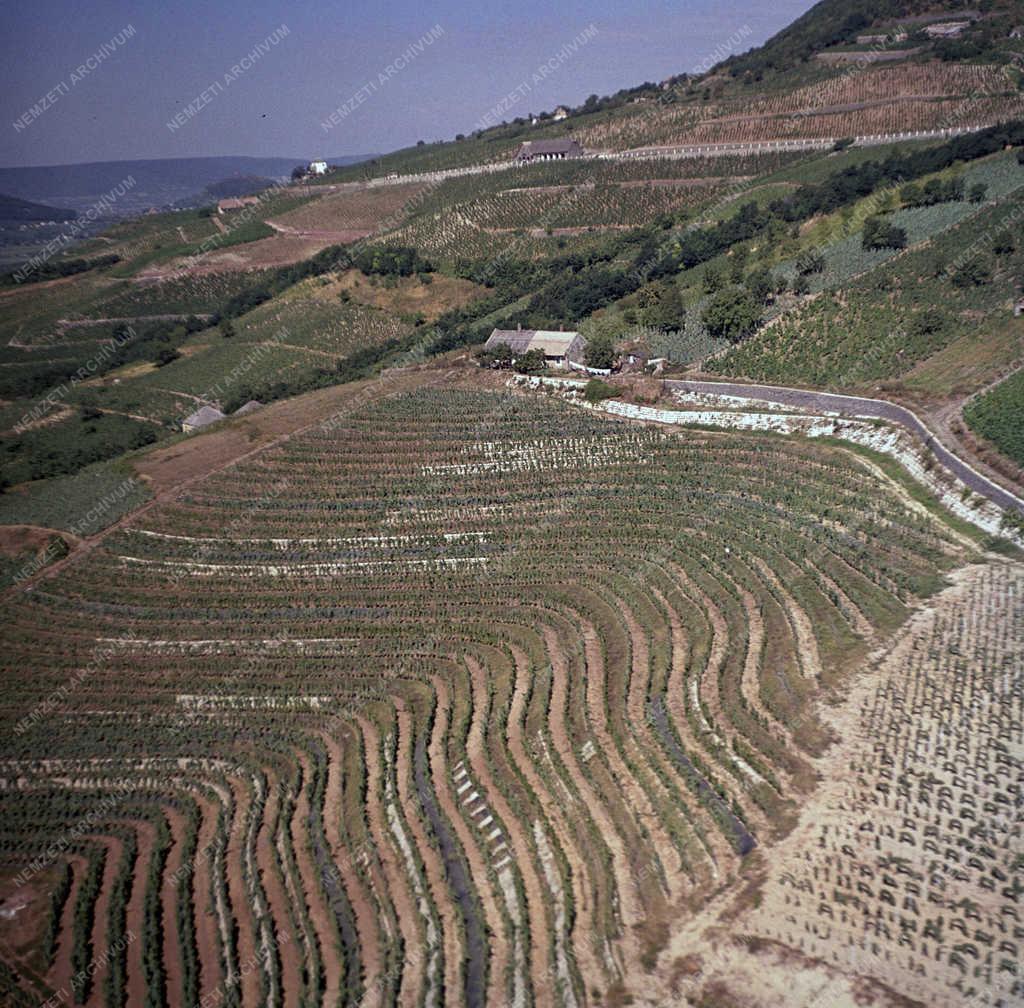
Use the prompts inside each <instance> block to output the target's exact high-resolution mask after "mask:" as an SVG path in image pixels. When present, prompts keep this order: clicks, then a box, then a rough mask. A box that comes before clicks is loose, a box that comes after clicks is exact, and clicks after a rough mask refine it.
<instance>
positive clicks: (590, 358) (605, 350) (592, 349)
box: [583, 333, 615, 369]
mask: <svg viewBox="0 0 1024 1008" xmlns="http://www.w3.org/2000/svg"><path fill="white" fill-rule="evenodd" d="M583 361H584V363H585V364H586V365H587V367H592V368H602V369H604V368H610V367H611V366H612V365H613V364H614V363H615V341H614V340H613V339H612V338H611V336H609V335H608V334H607V333H598V334H596V335H595V336H593V337H592V338H591V339H589V340H587V345H586V347H585V348H584V350H583Z"/></svg>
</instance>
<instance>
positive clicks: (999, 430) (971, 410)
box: [964, 371, 1024, 466]
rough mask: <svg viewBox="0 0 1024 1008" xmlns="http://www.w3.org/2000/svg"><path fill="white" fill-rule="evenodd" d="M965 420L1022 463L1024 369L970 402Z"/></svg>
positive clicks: (1018, 462)
mask: <svg viewBox="0 0 1024 1008" xmlns="http://www.w3.org/2000/svg"><path fill="white" fill-rule="evenodd" d="M964 419H965V420H966V421H967V423H968V425H969V426H970V428H971V430H973V431H975V432H976V433H978V434H980V435H981V436H982V437H984V438H987V439H988V440H989V441H991V442H992V443H993V444H994V445H995V446H996V447H997V448H998V449H999V450H1000V451H1001V452H1003V454H1005V455H1007V456H1008V457H1009V458H1011V459H1013V461H1014V462H1016V463H1017V465H1019V466H1024V371H1018V372H1017V373H1016V374H1013V375H1011V376H1010V377H1009V378H1007V379H1006V380H1005V381H1003V382H1001V383H1000V384H999V385H997V386H996V387H995V388H994V389H991V390H990V391H989V392H986V393H985V394H984V395H982V396H979V397H978V398H977V399H974V400H973V401H972V402H970V403H969V404H968V405H967V406H966V407H965V409H964Z"/></svg>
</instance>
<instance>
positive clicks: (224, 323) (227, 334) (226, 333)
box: [217, 319, 235, 339]
mask: <svg viewBox="0 0 1024 1008" xmlns="http://www.w3.org/2000/svg"><path fill="white" fill-rule="evenodd" d="M217 328H218V329H220V334H221V336H223V337H224V339H231V337H232V336H234V335H235V327H234V326H233V325H232V324H231V319H221V320H220V325H219V326H218V327H217Z"/></svg>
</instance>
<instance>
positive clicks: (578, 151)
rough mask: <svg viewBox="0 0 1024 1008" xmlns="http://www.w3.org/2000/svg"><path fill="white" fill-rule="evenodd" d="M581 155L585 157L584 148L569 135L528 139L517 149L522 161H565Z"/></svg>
mask: <svg viewBox="0 0 1024 1008" xmlns="http://www.w3.org/2000/svg"><path fill="white" fill-rule="evenodd" d="M579 157H583V148H582V147H581V146H580V145H579V144H578V143H577V142H576V141H575V140H573V139H571V138H569V137H563V138H562V139H560V140H527V141H526V143H524V144H523V145H522V146H521V147H520V148H519V150H518V151H516V160H517V161H521V162H529V161H565V160H567V159H569V158H579Z"/></svg>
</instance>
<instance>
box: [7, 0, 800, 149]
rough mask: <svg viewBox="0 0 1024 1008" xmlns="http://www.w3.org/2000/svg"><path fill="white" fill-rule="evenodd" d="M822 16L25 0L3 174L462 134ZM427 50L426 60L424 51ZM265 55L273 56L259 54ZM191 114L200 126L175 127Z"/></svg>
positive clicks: (596, 7)
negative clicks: (506, 105) (15, 168)
mask: <svg viewBox="0 0 1024 1008" xmlns="http://www.w3.org/2000/svg"><path fill="white" fill-rule="evenodd" d="M810 6H811V3H810V0H776V2H774V3H772V4H763V3H760V2H754V0H746V2H737V0H725V2H715V0H685V2H683V3H665V2H659V0H653V2H647V3H631V4H626V3H622V2H621V0H619V2H618V3H615V2H611V0H590V2H588V3H583V2H582V0H563V2H561V3H558V4H555V3H551V2H549V0H519V2H516V3H512V2H501V3H497V2H487V0H481V2H478V3H474V4H469V3H466V2H455V0H446V2H442V3H437V4H432V5H427V4H423V3H417V2H413V0H392V2H390V3H386V4H381V3H380V0H373V2H371V0H352V2H347V3H345V4H344V5H332V4H330V3H326V4H325V3H308V4H302V5H293V4H285V3H278V2H274V0H250V2H248V3H245V4H242V3H237V2H234V0H232V2H230V3H219V4H218V3H213V4H206V3H201V2H195V0H177V2H176V0H167V2H161V3H155V2H150V3H142V4H132V3H126V2H123V0H93V2H90V3H87V4H81V3H80V2H78V0H34V2H33V3H30V4H24V3H22V4H11V3H8V4H5V5H4V9H3V11H2V13H0V29H2V30H0V38H2V39H3V41H2V43H0V46H2V57H3V58H2V59H0V106H2V115H0V138H2V142H0V164H4V165H31V164H63V163H72V162H79V161H100V160H113V159H120V158H147V157H188V156H202V155H214V154H252V155H263V156H282V157H297V158H307V157H312V156H314V155H324V156H337V155H341V154H362V153H369V152H382V151H387V150H392V149H394V148H396V147H401V146H405V145H407V144H410V143H414V142H415V141H416V140H418V139H424V140H435V139H450V138H451V137H452V136H454V135H455V134H456V133H459V132H464V133H468V132H470V131H471V130H472V129H474V127H475V126H476V124H477V122H478V121H479V120H480V119H481V117H482V116H484V115H485V114H486V113H487V111H488V110H489V109H491V108H493V107H494V106H495V104H496V103H498V102H500V101H501V99H502V98H503V97H504V96H506V95H508V94H509V93H511V92H513V91H515V90H516V89H520V98H519V101H518V103H517V104H516V106H515V108H514V110H513V111H511V112H509V113H508V117H509V118H511V117H513V116H515V115H517V114H522V113H526V112H530V111H541V110H542V109H551V108H553V107H554V106H555V105H557V104H559V103H565V104H571V105H575V104H579V103H580V102H582V101H583V100H584V99H585V98H586V96H587V95H588V94H590V93H592V92H596V93H598V94H609V93H611V92H613V91H615V90H617V89H619V88H620V87H627V86H631V85H634V84H638V83H641V82H642V81H644V80H661V79H663V78H665V77H667V76H669V75H671V74H674V73H681V72H684V71H692V70H693V69H694V68H695V67H696V66H697V65H698V64H699V63H700V62H701V61H702V60H704V59H706V58H707V57H709V56H711V55H712V54H714V53H716V52H723V51H726V52H727V51H729V50H730V49H731V48H738V49H739V50H744V49H748V48H750V47H751V46H753V45H756V44H758V43H760V42H762V41H764V39H766V38H768V37H769V36H770V35H771V34H773V33H774V32H775V31H777V30H778V29H779V28H781V27H784V26H785V25H786V24H788V23H789V22H790V21H792V20H793V19H794V18H795V17H797V16H799V15H800V14H801V13H803V11H804V10H806V9H807V8H809V7H810ZM591 25H592V26H593V27H594V29H596V32H592V37H590V38H589V39H588V40H587V41H586V42H585V44H582V45H580V46H579V48H578V49H577V51H576V53H575V55H573V56H571V57H568V58H562V59H558V58H557V56H558V53H559V52H560V51H561V50H562V47H563V46H565V45H566V44H567V43H570V42H571V41H572V40H573V39H575V38H577V37H578V36H580V35H581V33H584V32H586V31H587V30H588V28H590V26H591ZM432 31H433V34H434V38H433V40H432V41H431V42H430V43H429V44H424V41H423V40H424V39H425V38H426V37H428V36H429V35H430V33H431V32H432ZM275 32H276V33H277V34H276V38H275ZM268 40H269V41H268ZM417 42H419V43H420V44H419V45H418V46H417V45H416V43H417ZM410 47H413V48H414V49H418V51H415V52H414V53H413V54H412V55H411V56H409V55H408V54H409V51H410ZM257 49H260V50H261V51H260V52H259V54H258V55H257V56H256V57H255V58H253V59H251V60H250V59H244V58H246V57H248V56H249V55H250V54H252V53H253V51H254V50H257ZM98 54H102V55H98ZM403 56H405V57H406V58H405V59H404V60H403V59H402V57H403ZM396 60H397V61H398V63H397V64H396ZM549 61H554V63H555V64H556V66H555V67H554V68H553V69H551V70H550V71H549V72H548V73H547V75H546V77H545V78H544V80H543V81H542V82H541V83H538V84H536V85H535V84H534V83H533V81H534V78H535V74H536V71H537V69H538V68H539V67H541V66H542V65H544V64H548V63H549ZM403 62H404V64H405V65H404V66H400V64H402V63H403ZM389 66H390V67H392V69H391V72H390V74H389V72H388V67H389ZM82 67H84V68H85V70H84V72H80V70H79V68H82ZM235 67H237V68H238V70H233V68H235ZM382 75H383V77H382ZM524 82H528V84H529V86H528V89H527V90H525V92H524V91H523V90H522V86H523V85H524ZM360 95H362V98H363V100H362V101H361V102H360V101H359V100H358V99H359V96H360ZM342 107H344V108H346V109H347V110H348V111H346V112H345V113H344V114H343V115H337V114H336V115H335V125H333V126H331V127H330V128H329V129H328V130H325V129H324V128H323V125H322V124H323V123H324V122H325V121H327V120H328V117H329V116H330V115H331V113H332V112H336V110H338V109H339V108H342ZM175 115H178V116H179V118H181V117H184V120H183V122H182V124H181V125H179V126H178V127H177V128H176V129H171V128H169V126H168V123H169V122H172V121H173V120H174V117H175ZM16 122H17V123H18V124H19V125H17V126H16V125H15V123H16Z"/></svg>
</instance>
